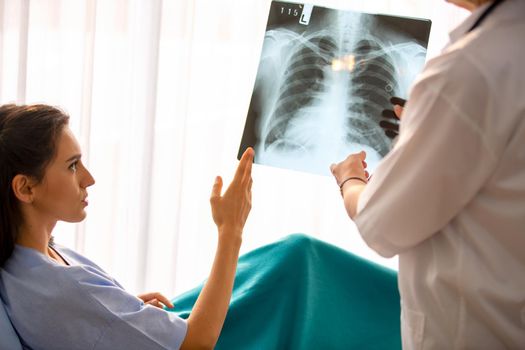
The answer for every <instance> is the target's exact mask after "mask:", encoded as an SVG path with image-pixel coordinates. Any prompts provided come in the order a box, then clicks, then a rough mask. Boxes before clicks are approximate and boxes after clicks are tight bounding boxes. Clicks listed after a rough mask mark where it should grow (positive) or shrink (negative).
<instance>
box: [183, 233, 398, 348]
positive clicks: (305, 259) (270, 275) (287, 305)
mask: <svg viewBox="0 0 525 350" xmlns="http://www.w3.org/2000/svg"><path fill="white" fill-rule="evenodd" d="M201 287H202V286H200V287H197V288H195V289H193V290H191V291H189V292H187V293H185V294H183V295H181V296H179V297H177V298H175V299H174V300H173V303H174V304H175V309H174V310H173V311H175V312H177V313H178V314H179V315H180V316H181V317H183V318H187V317H188V316H189V314H190V312H191V309H192V307H193V304H194V303H195V300H196V299H197V296H198V295H199V292H200V289H201ZM399 317H400V299H399V293H398V289H397V276H396V273H395V272H394V271H391V270H389V269H386V268H383V267H381V266H379V265H376V264H373V263H371V262H369V261H367V260H364V259H362V258H359V257H357V256H355V255H352V254H350V253H349V252H347V251H345V250H342V249H340V248H337V247H335V246H333V245H330V244H327V243H324V242H322V241H319V240H316V239H314V238H311V237H308V236H305V235H299V234H294V235H291V236H288V237H286V238H284V239H283V240H281V241H278V242H276V243H273V244H270V245H267V246H264V247H261V248H259V249H256V250H254V251H252V252H250V253H247V254H245V255H243V256H242V257H240V259H239V265H238V269H237V275H236V279H235V286H234V289H233V295H232V299H231V304H230V309H229V311H228V315H227V317H226V321H225V323H224V327H223V330H222V333H221V336H220V338H219V341H218V343H217V347H216V349H228V350H234V349H287V350H288V349H300V350H305V349H317V350H319V349H381V350H384V349H400V348H401V334H400V319H399Z"/></svg>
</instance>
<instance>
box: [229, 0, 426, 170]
mask: <svg viewBox="0 0 525 350" xmlns="http://www.w3.org/2000/svg"><path fill="white" fill-rule="evenodd" d="M429 34H430V21H428V20H423V19H415V18H405V17H395V16H387V15H377V14H366V13H359V12H353V11H342V10H335V9H329V8H325V7H318V6H313V5H308V4H297V3H288V2H278V1H273V2H272V4H271V7H270V15H269V19H268V24H267V27H266V33H265V37H264V42H263V47H262V53H261V59H260V62H259V68H258V71H257V76H256V80H255V86H254V91H253V94H252V99H251V103H250V107H249V111H248V116H247V119H246V125H245V129H244V134H243V137H242V141H241V145H240V149H239V157H240V155H241V154H242V152H243V151H244V150H245V149H246V148H247V147H249V146H251V147H253V148H254V149H255V154H256V156H255V162H256V163H258V164H265V165H270V166H276V167H282V168H287V169H293V170H299V171H305V172H310V173H316V174H323V175H329V174H330V170H329V166H330V164H331V163H334V162H339V161H341V160H343V159H344V158H345V157H346V156H347V155H348V154H350V153H355V152H359V151H361V150H365V151H366V152H367V163H368V169H369V171H370V172H373V171H374V169H375V167H376V166H377V163H378V162H379V161H380V160H381V158H383V157H384V156H385V155H386V154H387V153H388V151H389V150H390V148H391V139H390V138H388V137H387V136H386V135H385V134H384V130H383V129H382V128H381V127H380V126H379V121H380V120H381V112H382V110H383V109H386V108H390V109H391V108H392V105H391V104H390V102H389V99H390V97H391V96H399V97H406V95H407V93H408V89H409V87H410V85H411V83H412V82H413V80H414V79H415V76H416V75H417V74H418V73H419V72H420V71H421V69H422V68H423V65H424V62H425V56H426V47H427V42H428V37H429Z"/></svg>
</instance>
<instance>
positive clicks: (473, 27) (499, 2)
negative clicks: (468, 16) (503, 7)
mask: <svg viewBox="0 0 525 350" xmlns="http://www.w3.org/2000/svg"><path fill="white" fill-rule="evenodd" d="M502 2H503V0H494V2H493V3H492V4H490V5H489V7H487V9H486V10H485V12H483V13H482V14H481V16H479V18H478V19H477V20H476V22H474V24H473V25H472V27H470V29H469V30H468V32H471V31H473V30H474V29H476V28H477V27H479V25H480V24H481V22H483V20H485V18H486V17H487V16H488V15H489V14H490V13H491V12H492V11H494V9H495V8H496V6H498V5H499V4H501V3H502ZM468 32H467V33H468Z"/></svg>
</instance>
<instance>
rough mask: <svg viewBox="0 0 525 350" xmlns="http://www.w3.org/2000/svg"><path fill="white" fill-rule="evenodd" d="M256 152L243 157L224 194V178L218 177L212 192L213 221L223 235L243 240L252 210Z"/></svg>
mask: <svg viewBox="0 0 525 350" xmlns="http://www.w3.org/2000/svg"><path fill="white" fill-rule="evenodd" d="M254 155H255V152H254V151H253V149H252V148H248V149H247V150H246V151H245V152H244V154H243V155H242V157H241V160H240V161H239V165H238V166H237V171H236V172H235V176H234V178H233V180H232V182H231V183H230V185H229V186H228V188H227V189H226V191H225V192H224V194H221V193H222V186H223V183H222V178H221V177H220V176H217V177H216V179H215V183H214V184H213V189H212V192H211V197H210V203H211V211H212V215H213V221H215V224H216V225H217V227H218V229H219V238H221V236H222V235H228V236H230V235H233V236H234V237H230V238H239V239H240V238H241V237H242V230H243V228H244V224H245V223H246V219H247V218H248V214H249V213H250V210H251V208H252V183H253V180H252V163H253V157H254ZM225 238H226V237H225Z"/></svg>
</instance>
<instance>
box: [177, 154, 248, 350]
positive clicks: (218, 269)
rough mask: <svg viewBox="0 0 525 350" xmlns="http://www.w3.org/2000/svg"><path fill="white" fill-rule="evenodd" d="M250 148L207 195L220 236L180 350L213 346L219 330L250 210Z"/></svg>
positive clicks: (217, 179) (228, 299)
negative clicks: (224, 181) (224, 185)
mask: <svg viewBox="0 0 525 350" xmlns="http://www.w3.org/2000/svg"><path fill="white" fill-rule="evenodd" d="M253 156H254V153H253V149H251V148H249V149H248V150H247V151H245V153H244V154H243V156H242V158H241V160H240V162H239V166H238V168H237V171H236V173H235V176H234V179H233V181H232V182H231V184H230V186H229V187H228V189H227V190H226V192H224V194H221V192H222V179H221V178H220V177H217V178H216V180H215V184H214V185H213V190H212V194H211V198H210V203H211V208H212V215H213V220H214V221H215V224H216V225H217V228H218V232H219V237H218V245H217V250H216V253H215V260H214V262H213V266H212V269H211V272H210V276H209V278H208V280H207V281H206V283H205V285H204V287H203V289H202V291H201V293H200V295H199V297H198V299H197V301H196V303H195V306H194V307H193V310H192V312H191V314H190V316H189V318H188V331H187V333H186V337H185V339H184V342H183V343H182V346H181V349H213V348H214V347H215V344H216V342H217V340H218V338H219V335H220V333H221V329H222V326H223V324H224V320H225V318H226V313H227V312H228V307H229V303H230V298H231V294H232V289H233V282H234V279H235V270H236V268H237V259H238V257H239V250H240V247H241V242H242V231H243V228H244V224H245V222H246V219H247V218H248V214H249V213H250V210H251V187H252V177H251V169H252V162H253Z"/></svg>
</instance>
